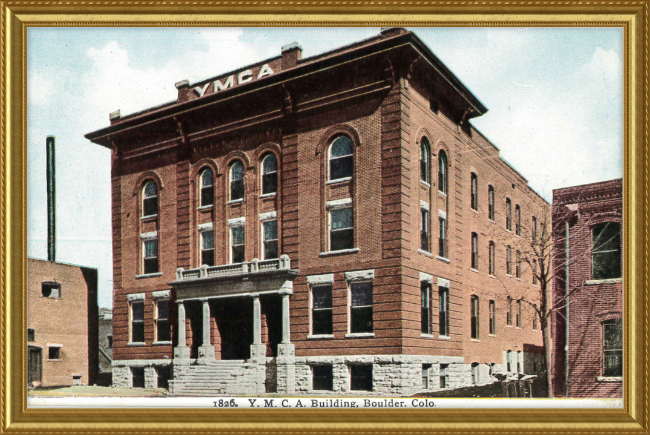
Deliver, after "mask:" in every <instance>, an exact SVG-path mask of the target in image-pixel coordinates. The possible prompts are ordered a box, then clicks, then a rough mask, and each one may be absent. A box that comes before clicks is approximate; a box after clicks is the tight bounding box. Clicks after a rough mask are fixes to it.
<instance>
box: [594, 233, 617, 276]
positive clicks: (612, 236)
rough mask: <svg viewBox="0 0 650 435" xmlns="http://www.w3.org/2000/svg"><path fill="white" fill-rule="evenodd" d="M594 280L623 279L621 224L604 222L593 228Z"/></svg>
mask: <svg viewBox="0 0 650 435" xmlns="http://www.w3.org/2000/svg"><path fill="white" fill-rule="evenodd" d="M591 248H592V254H591V266H592V272H591V277H592V279H611V278H620V277H621V224H619V223H618V222H603V223H600V224H597V225H594V226H593V227H591Z"/></svg>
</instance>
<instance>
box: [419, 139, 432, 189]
mask: <svg viewBox="0 0 650 435" xmlns="http://www.w3.org/2000/svg"><path fill="white" fill-rule="evenodd" d="M429 172H430V171H429V141H428V140H427V138H426V137H423V138H422V139H421V140H420V180H422V181H424V182H425V183H428V182H429Z"/></svg>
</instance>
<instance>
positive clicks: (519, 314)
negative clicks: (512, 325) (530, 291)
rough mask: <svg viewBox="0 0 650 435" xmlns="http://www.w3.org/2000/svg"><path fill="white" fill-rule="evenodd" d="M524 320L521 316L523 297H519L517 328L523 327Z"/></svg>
mask: <svg viewBox="0 0 650 435" xmlns="http://www.w3.org/2000/svg"><path fill="white" fill-rule="evenodd" d="M522 320H523V319H522V318H521V299H517V319H516V321H517V328H521V322H522Z"/></svg>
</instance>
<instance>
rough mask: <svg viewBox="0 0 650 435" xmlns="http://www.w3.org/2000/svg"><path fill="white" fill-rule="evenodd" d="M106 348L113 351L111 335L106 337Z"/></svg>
mask: <svg viewBox="0 0 650 435" xmlns="http://www.w3.org/2000/svg"><path fill="white" fill-rule="evenodd" d="M106 348H107V349H113V336H112V335H109V336H107V337H106Z"/></svg>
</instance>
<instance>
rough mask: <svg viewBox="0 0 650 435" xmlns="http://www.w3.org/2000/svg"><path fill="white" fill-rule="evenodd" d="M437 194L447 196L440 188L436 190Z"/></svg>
mask: <svg viewBox="0 0 650 435" xmlns="http://www.w3.org/2000/svg"><path fill="white" fill-rule="evenodd" d="M438 195H440V196H444V197H445V198H446V197H447V194H446V193H445V192H443V191H442V190H439V191H438Z"/></svg>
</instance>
